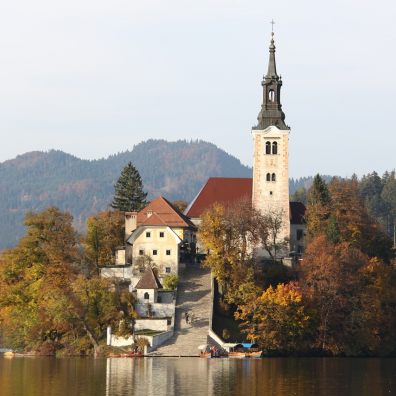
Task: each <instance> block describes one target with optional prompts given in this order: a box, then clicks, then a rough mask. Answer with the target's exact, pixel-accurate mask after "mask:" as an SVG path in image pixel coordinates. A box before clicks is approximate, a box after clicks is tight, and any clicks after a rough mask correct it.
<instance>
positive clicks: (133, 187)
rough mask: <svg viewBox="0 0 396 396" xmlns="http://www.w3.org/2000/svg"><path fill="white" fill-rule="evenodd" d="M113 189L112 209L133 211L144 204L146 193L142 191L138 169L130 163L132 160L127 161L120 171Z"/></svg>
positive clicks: (139, 208)
mask: <svg viewBox="0 0 396 396" xmlns="http://www.w3.org/2000/svg"><path fill="white" fill-rule="evenodd" d="M114 191H115V192H114V198H113V202H112V203H111V207H112V208H113V209H117V210H119V211H121V212H133V211H139V210H141V209H142V208H143V207H144V206H145V205H146V198H147V193H146V192H144V191H143V182H142V179H141V177H140V174H139V171H138V170H137V169H136V168H135V167H134V166H133V165H132V162H128V164H127V165H126V166H125V167H124V169H123V170H122V171H121V175H120V177H119V178H118V180H117V183H116V184H115V186H114Z"/></svg>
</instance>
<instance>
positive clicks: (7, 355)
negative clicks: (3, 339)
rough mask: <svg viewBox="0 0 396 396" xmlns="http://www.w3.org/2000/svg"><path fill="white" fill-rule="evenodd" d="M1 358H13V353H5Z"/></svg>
mask: <svg viewBox="0 0 396 396" xmlns="http://www.w3.org/2000/svg"><path fill="white" fill-rule="evenodd" d="M3 356H4V357H6V358H10V357H14V356H15V353H14V352H11V351H7V352H4V353H3Z"/></svg>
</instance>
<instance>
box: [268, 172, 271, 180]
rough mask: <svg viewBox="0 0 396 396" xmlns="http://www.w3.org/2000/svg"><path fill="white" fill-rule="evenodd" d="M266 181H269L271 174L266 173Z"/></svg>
mask: <svg viewBox="0 0 396 396" xmlns="http://www.w3.org/2000/svg"><path fill="white" fill-rule="evenodd" d="M267 181H271V174H270V173H267Z"/></svg>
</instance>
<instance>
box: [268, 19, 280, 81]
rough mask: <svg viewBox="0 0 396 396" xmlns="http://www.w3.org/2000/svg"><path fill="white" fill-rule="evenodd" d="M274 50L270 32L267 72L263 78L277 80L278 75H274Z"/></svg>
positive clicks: (272, 36) (272, 35)
mask: <svg viewBox="0 0 396 396" xmlns="http://www.w3.org/2000/svg"><path fill="white" fill-rule="evenodd" d="M272 22H273V21H272ZM274 23H275V22H274ZM275 48H276V47H275V40H274V31H272V32H271V43H270V46H269V62H268V71H267V75H266V76H265V78H276V79H279V77H278V75H277V74H276V61H275Z"/></svg>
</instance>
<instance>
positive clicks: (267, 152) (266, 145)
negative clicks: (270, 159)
mask: <svg viewBox="0 0 396 396" xmlns="http://www.w3.org/2000/svg"><path fill="white" fill-rule="evenodd" d="M265 154H271V142H267V143H265Z"/></svg>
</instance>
